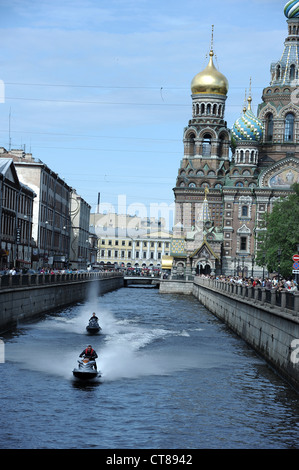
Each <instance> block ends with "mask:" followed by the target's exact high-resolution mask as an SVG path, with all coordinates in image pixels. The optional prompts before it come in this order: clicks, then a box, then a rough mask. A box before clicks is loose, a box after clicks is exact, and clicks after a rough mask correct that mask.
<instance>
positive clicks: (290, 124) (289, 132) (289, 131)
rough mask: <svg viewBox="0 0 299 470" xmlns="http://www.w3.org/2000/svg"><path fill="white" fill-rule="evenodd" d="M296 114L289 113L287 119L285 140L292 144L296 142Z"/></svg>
mask: <svg viewBox="0 0 299 470" xmlns="http://www.w3.org/2000/svg"><path fill="white" fill-rule="evenodd" d="M294 121H295V118H294V114H292V113H288V114H287V115H286V117H285V127H284V140H285V142H292V141H293V140H294Z"/></svg>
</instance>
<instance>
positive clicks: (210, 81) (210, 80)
mask: <svg viewBox="0 0 299 470" xmlns="http://www.w3.org/2000/svg"><path fill="white" fill-rule="evenodd" d="M213 56H214V52H213V51H212V50H211V51H210V60H209V63H208V65H207V66H206V68H205V69H204V70H203V71H202V72H200V73H198V74H197V75H195V77H194V78H193V80H192V82H191V91H192V94H194V95H195V94H199V93H204V94H216V95H226V94H227V92H228V87H229V85H228V81H227V79H226V77H225V76H224V75H222V73H220V72H219V71H218V70H217V69H216V67H215V65H214V62H213Z"/></svg>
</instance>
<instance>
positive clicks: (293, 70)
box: [290, 64, 295, 80]
mask: <svg viewBox="0 0 299 470" xmlns="http://www.w3.org/2000/svg"><path fill="white" fill-rule="evenodd" d="M290 80H295V65H294V64H292V65H291V67H290Z"/></svg>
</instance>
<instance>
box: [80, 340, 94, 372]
mask: <svg viewBox="0 0 299 470" xmlns="http://www.w3.org/2000/svg"><path fill="white" fill-rule="evenodd" d="M83 356H84V357H87V358H88V359H89V360H90V361H94V362H95V369H96V370H97V363H96V358H97V357H98V355H97V353H96V352H95V350H94V349H92V346H91V344H89V345H88V346H87V348H85V349H84V350H83V351H82V353H81V354H80V356H79V357H83Z"/></svg>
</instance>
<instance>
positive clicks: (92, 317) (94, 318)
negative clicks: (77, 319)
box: [89, 312, 98, 321]
mask: <svg viewBox="0 0 299 470" xmlns="http://www.w3.org/2000/svg"><path fill="white" fill-rule="evenodd" d="M91 320H95V321H98V317H97V316H96V314H95V312H93V314H92V316H91V317H90V319H89V321H91Z"/></svg>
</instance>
